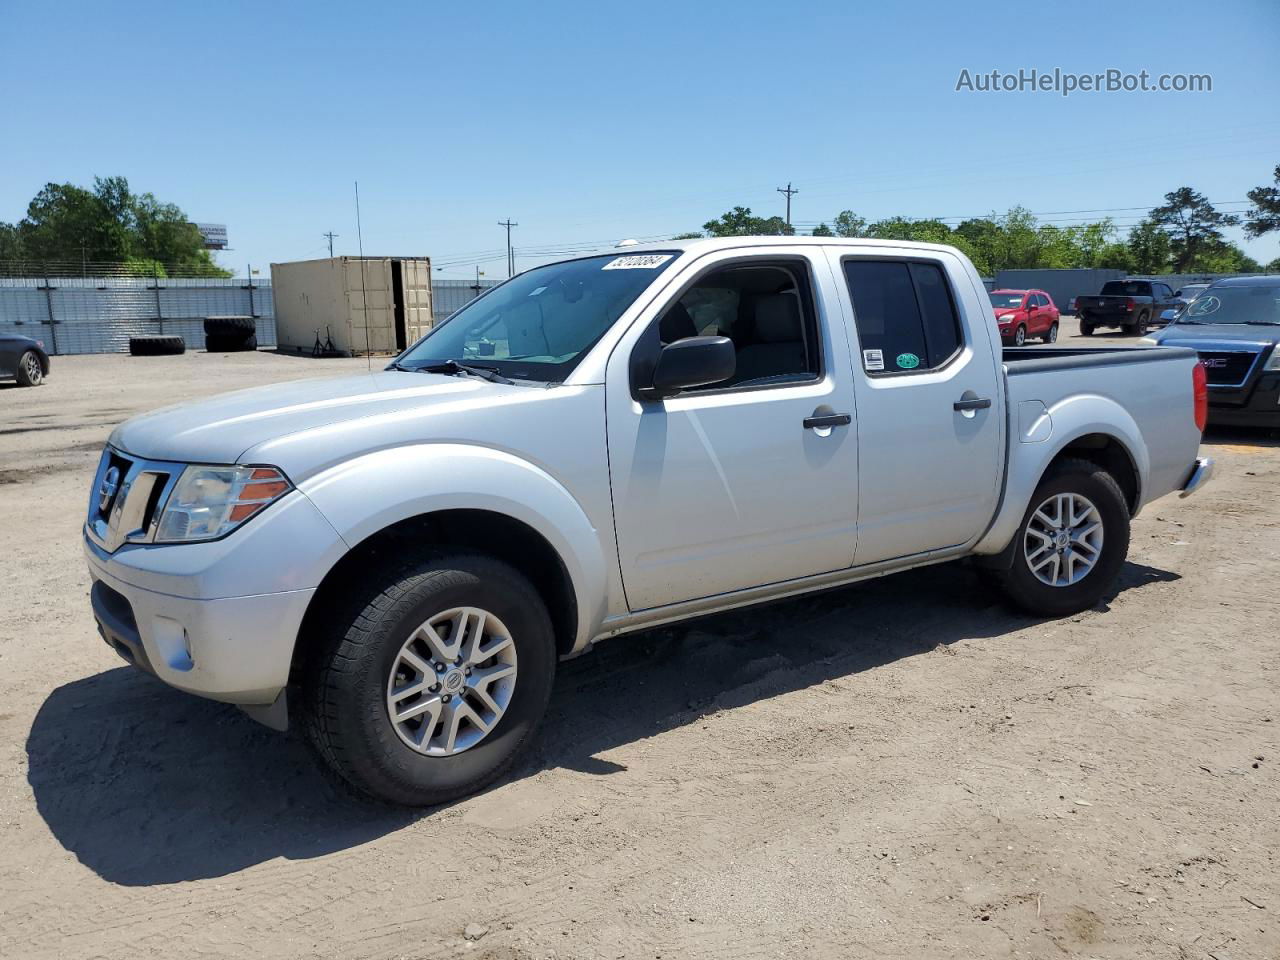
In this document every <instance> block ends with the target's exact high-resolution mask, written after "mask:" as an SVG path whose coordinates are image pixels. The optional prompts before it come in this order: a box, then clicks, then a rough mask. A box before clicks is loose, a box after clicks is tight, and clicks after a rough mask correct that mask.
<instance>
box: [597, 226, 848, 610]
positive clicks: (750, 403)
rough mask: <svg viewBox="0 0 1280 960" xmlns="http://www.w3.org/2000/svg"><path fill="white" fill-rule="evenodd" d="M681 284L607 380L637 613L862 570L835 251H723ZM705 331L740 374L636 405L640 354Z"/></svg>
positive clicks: (628, 340) (645, 322) (626, 581)
mask: <svg viewBox="0 0 1280 960" xmlns="http://www.w3.org/2000/svg"><path fill="white" fill-rule="evenodd" d="M757 249H758V248H757ZM674 289H675V290H677V291H678V292H677V293H675V294H674V295H673V296H670V297H667V298H665V299H664V300H663V301H662V302H661V303H659V304H655V306H654V307H653V308H651V309H650V310H649V311H648V312H647V313H646V314H645V315H644V316H642V317H641V318H640V320H638V321H637V323H636V326H635V328H634V329H633V330H631V331H629V332H628V335H627V336H626V337H624V338H623V340H622V341H621V342H620V343H619V345H618V347H617V348H616V349H615V350H614V352H613V354H612V356H611V357H610V360H609V367H608V374H607V377H606V380H607V387H606V390H607V424H608V443H609V469H610V477H611V484H612V492H613V505H614V522H615V528H616V532H617V538H618V556H619V560H620V563H621V568H622V580H623V585H624V587H625V590H626V595H627V602H628V605H629V607H630V609H631V610H633V611H634V610H643V609H649V608H653V607H660V606H664V605H667V604H672V603H679V602H681V601H684V600H694V599H699V598H702V597H709V596H714V595H717V594H724V593H729V592H731V591H734V590H741V589H744V588H749V587H754V586H760V585H763V584H769V583H775V582H779V581H785V580H792V579H795V578H797V577H804V576H808V575H811V574H819V573H825V572H828V571H833V570H841V569H845V568H847V567H849V566H850V565H851V564H852V563H853V553H854V547H855V534H856V527H857V504H858V497H857V477H858V461H857V458H858V438H857V421H856V419H855V418H854V409H853V390H852V384H851V376H850V374H851V368H850V363H849V354H848V341H847V336H846V333H845V330H844V329H843V325H842V321H841V315H840V310H839V306H838V305H837V301H836V299H835V296H836V291H835V289H834V284H833V281H832V277H831V273H830V269H829V267H828V265H827V263H826V261H825V256H824V255H823V254H822V252H821V250H817V249H814V248H807V249H795V248H778V250H777V251H776V253H775V252H774V251H770V254H769V257H768V259H762V258H761V257H760V256H759V254H758V253H757V254H756V255H755V256H750V257H744V256H743V251H732V250H729V251H720V252H717V253H715V254H710V255H708V256H707V257H704V258H702V259H700V260H698V261H695V262H694V263H693V264H691V265H690V266H689V267H688V268H686V270H685V273H684V274H683V275H682V276H681V277H679V278H677V280H676V281H675V283H674ZM697 335H719V336H726V337H729V338H730V339H731V340H732V341H733V343H734V346H735V349H736V355H737V371H736V373H735V374H734V376H733V377H732V378H731V379H730V380H728V381H726V382H724V383H721V384H712V385H709V386H707V387H703V388H698V389H694V390H688V391H686V392H684V393H682V394H680V395H678V396H676V397H672V398H669V399H667V400H664V401H647V400H644V401H642V400H638V399H636V397H635V396H634V394H633V392H632V386H631V381H630V364H631V358H632V354H633V353H634V352H635V351H637V350H643V349H648V348H653V349H655V350H656V349H657V348H658V343H659V342H661V343H670V342H674V341H675V340H678V339H682V338H684V337H689V336H697ZM646 338H649V339H648V340H646ZM815 417H835V418H837V420H840V421H842V422H837V423H834V424H833V423H832V422H831V421H830V420H827V421H821V420H819V421H815V420H814V419H813V418H815ZM845 417H847V420H845V419H844V418H845ZM806 421H808V425H806Z"/></svg>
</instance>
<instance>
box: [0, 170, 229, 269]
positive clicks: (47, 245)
mask: <svg viewBox="0 0 1280 960" xmlns="http://www.w3.org/2000/svg"><path fill="white" fill-rule="evenodd" d="M15 258H21V259H26V260H32V261H68V262H72V263H79V262H81V261H82V260H83V261H88V262H93V263H96V262H111V263H132V264H134V265H135V266H136V265H138V264H141V263H143V262H144V261H151V262H154V263H161V264H166V265H168V266H169V269H170V270H174V271H176V272H179V273H181V274H183V275H188V276H189V275H193V274H194V275H198V276H230V275H231V273H230V271H228V270H223V269H222V268H221V267H219V266H218V265H217V264H216V263H215V262H214V260H213V257H212V256H211V255H210V254H209V251H208V250H205V249H204V241H203V240H202V238H201V236H200V232H199V231H198V230H197V229H196V228H195V227H194V226H193V225H192V224H190V223H189V222H188V221H187V217H186V215H185V214H184V213H183V212H182V210H181V209H179V208H178V207H177V206H176V205H174V204H172V203H163V202H161V201H160V200H158V199H156V197H155V196H154V195H153V194H150V193H143V194H134V193H133V192H132V191H131V190H130V188H129V181H128V180H126V179H125V178H124V177H96V178H94V182H93V189H92V190H86V189H85V188H83V187H78V186H76V185H74V184H70V183H49V184H45V186H44V188H43V189H42V190H41V191H40V192H39V193H38V194H36V195H35V197H34V198H32V200H31V203H30V204H28V205H27V215H26V216H25V217H23V219H22V220H21V221H19V222H18V223H17V224H0V259H15ZM147 266H148V267H151V264H150V263H148V264H147ZM137 269H143V267H137Z"/></svg>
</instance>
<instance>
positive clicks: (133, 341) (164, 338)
mask: <svg viewBox="0 0 1280 960" xmlns="http://www.w3.org/2000/svg"><path fill="white" fill-rule="evenodd" d="M186 352H187V341H185V340H183V339H182V338H181V337H173V336H168V335H157V334H146V335H144V336H141V337H130V338H129V354H130V356H134V357H168V356H177V355H178V354H180V353H186Z"/></svg>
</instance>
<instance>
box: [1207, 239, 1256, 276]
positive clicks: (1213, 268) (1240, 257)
mask: <svg viewBox="0 0 1280 960" xmlns="http://www.w3.org/2000/svg"><path fill="white" fill-rule="evenodd" d="M1190 269H1191V271H1192V272H1193V273H1261V272H1262V264H1260V263H1259V262H1258V261H1257V260H1255V259H1253V257H1251V256H1249V255H1248V254H1247V253H1245V252H1244V251H1243V250H1241V249H1240V248H1239V247H1238V246H1236V245H1235V244H1234V243H1228V242H1227V241H1224V240H1218V241H1213V242H1211V243H1206V244H1204V245H1203V246H1202V247H1201V248H1200V250H1199V252H1198V253H1197V254H1196V257H1195V259H1194V260H1192V261H1191V267H1190Z"/></svg>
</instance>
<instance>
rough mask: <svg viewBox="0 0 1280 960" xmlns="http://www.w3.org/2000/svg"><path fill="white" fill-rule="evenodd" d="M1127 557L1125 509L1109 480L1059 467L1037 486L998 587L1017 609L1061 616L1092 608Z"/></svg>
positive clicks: (1083, 467) (1067, 463) (1066, 463)
mask: <svg viewBox="0 0 1280 960" xmlns="http://www.w3.org/2000/svg"><path fill="white" fill-rule="evenodd" d="M1128 552H1129V508H1128V505H1127V504H1126V503H1125V499H1124V494H1123V493H1122V492H1121V490H1120V486H1119V484H1117V483H1116V481H1115V478H1114V477H1112V476H1111V474H1109V473H1107V472H1106V471H1105V470H1103V469H1102V468H1101V467H1099V466H1098V465H1097V464H1094V463H1091V462H1089V461H1087V460H1074V459H1072V460H1063V461H1062V462H1060V463H1059V464H1057V465H1056V466H1055V467H1053V468H1052V469H1051V470H1050V471H1049V473H1048V474H1046V476H1045V478H1044V479H1043V480H1041V481H1040V485H1039V486H1038V487H1036V492H1035V494H1034V495H1032V497H1031V503H1030V505H1029V506H1028V507H1027V512H1026V514H1025V515H1024V516H1023V518H1022V523H1021V525H1020V526H1019V527H1018V533H1017V535H1016V536H1015V537H1014V541H1013V543H1012V544H1010V547H1009V555H1010V559H1011V562H1010V563H1009V566H1008V568H1007V569H1002V570H1000V571H999V574H998V580H999V583H1000V585H1001V587H1002V588H1003V589H1004V591H1005V593H1006V594H1007V595H1008V597H1009V598H1010V599H1011V600H1012V601H1013V602H1014V603H1015V604H1017V605H1018V606H1019V607H1021V608H1022V609H1023V610H1026V611H1027V612H1028V613H1033V614H1037V615H1041V616H1051V617H1060V616H1065V615H1067V614H1071V613H1077V612H1079V611H1081V610H1087V609H1089V608H1090V607H1092V606H1094V605H1095V604H1097V603H1098V601H1099V600H1101V599H1102V597H1103V595H1104V594H1106V592H1107V591H1108V590H1109V589H1110V588H1111V586H1112V584H1113V583H1114V582H1115V578H1116V575H1117V574H1118V573H1119V572H1120V567H1121V566H1122V565H1123V564H1124V560H1125V556H1126V555H1127V554H1128Z"/></svg>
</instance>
